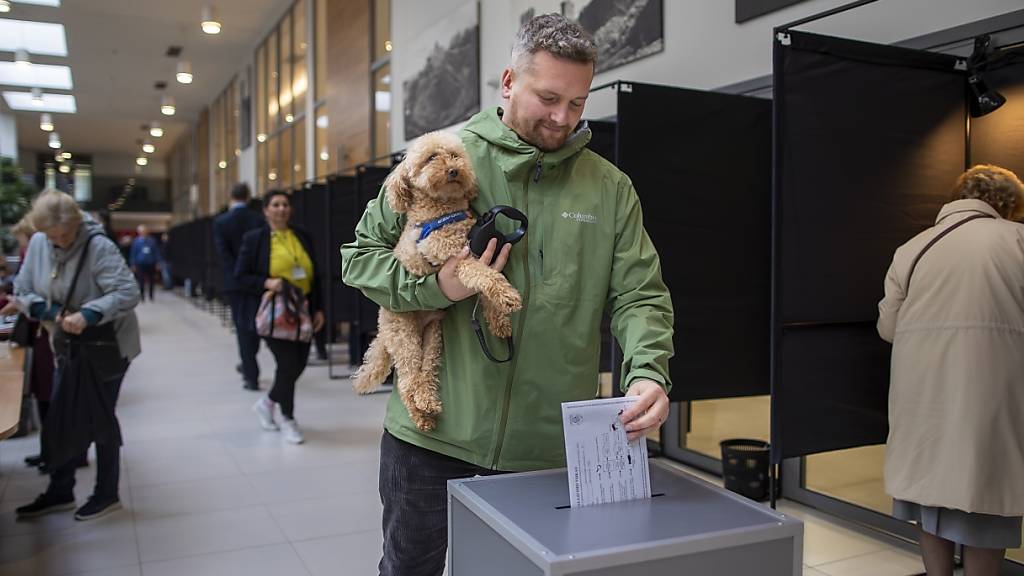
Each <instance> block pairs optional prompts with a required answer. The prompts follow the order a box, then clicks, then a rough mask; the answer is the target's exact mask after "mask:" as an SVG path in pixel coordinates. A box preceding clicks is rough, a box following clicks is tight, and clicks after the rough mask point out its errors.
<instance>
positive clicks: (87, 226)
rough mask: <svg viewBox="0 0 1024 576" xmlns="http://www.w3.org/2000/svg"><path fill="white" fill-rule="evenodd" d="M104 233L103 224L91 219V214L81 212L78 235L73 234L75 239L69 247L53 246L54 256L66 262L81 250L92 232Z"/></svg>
mask: <svg viewBox="0 0 1024 576" xmlns="http://www.w3.org/2000/svg"><path fill="white" fill-rule="evenodd" d="M97 233H98V234H106V232H105V231H104V230H103V225H102V224H100V223H99V222H97V221H96V220H95V219H93V217H92V216H90V215H89V214H87V213H85V212H83V213H82V223H81V224H79V225H78V235H77V236H75V241H74V242H73V243H72V244H71V248H68V249H67V250H64V249H63V248H58V247H57V246H54V245H53V244H51V246H52V247H53V253H54V255H55V256H56V259H57V261H58V262H67V261H68V260H70V259H71V258H74V257H75V256H77V255H78V253H79V252H81V251H82V247H83V246H85V242H86V240H88V239H89V237H90V236H92V235H93V234H97Z"/></svg>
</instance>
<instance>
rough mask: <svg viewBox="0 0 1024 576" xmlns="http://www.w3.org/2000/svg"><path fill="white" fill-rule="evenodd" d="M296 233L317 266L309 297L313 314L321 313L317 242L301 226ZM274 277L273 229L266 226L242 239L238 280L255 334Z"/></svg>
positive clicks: (243, 315) (244, 315)
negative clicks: (269, 281) (263, 298)
mask: <svg viewBox="0 0 1024 576" xmlns="http://www.w3.org/2000/svg"><path fill="white" fill-rule="evenodd" d="M290 228H291V229H292V232H294V233H295V236H296V237H297V238H298V239H299V242H301V243H302V248H303V249H304V250H305V251H306V254H307V255H308V256H309V259H310V261H311V262H312V263H313V278H312V280H313V282H312V284H311V285H312V291H311V292H310V293H309V313H310V314H311V315H312V314H315V313H316V312H317V310H320V270H319V269H318V268H317V265H316V262H317V260H316V252H315V251H314V250H313V239H312V237H310V235H309V233H308V232H306V231H305V230H303V229H302V228H299V227H297V226H291V227H290ZM269 277H270V226H266V225H264V226H262V227H260V228H257V229H256V230H250V231H249V232H246V234H245V236H243V237H242V248H241V251H240V252H239V254H238V263H237V265H236V266H235V280H236V281H237V283H238V289H239V290H241V291H242V292H243V293H244V295H245V297H244V298H242V299H241V300H242V304H241V315H240V316H239V317H240V318H244V319H245V321H246V322H248V323H249V326H250V328H251V329H252V330H256V310H258V309H259V307H260V296H262V294H263V292H265V291H266V288H265V287H264V286H263V284H264V283H265V282H266V281H267V278H269Z"/></svg>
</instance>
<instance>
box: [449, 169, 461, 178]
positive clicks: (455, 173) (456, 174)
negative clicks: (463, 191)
mask: <svg viewBox="0 0 1024 576" xmlns="http://www.w3.org/2000/svg"><path fill="white" fill-rule="evenodd" d="M458 177H459V171H458V170H456V169H455V168H449V169H448V179H449V180H455V179H456V178H458Z"/></svg>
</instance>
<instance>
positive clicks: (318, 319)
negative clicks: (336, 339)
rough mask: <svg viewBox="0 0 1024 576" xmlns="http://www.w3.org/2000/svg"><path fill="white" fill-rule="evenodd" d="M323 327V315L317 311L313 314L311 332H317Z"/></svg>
mask: <svg viewBox="0 0 1024 576" xmlns="http://www.w3.org/2000/svg"><path fill="white" fill-rule="evenodd" d="M323 327H324V313H323V312H321V311H319V310H317V311H316V314H313V332H319V331H320V329H321V328H323Z"/></svg>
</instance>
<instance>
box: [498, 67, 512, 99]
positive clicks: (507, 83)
mask: <svg viewBox="0 0 1024 576" xmlns="http://www.w3.org/2000/svg"><path fill="white" fill-rule="evenodd" d="M513 80H515V72H514V71H513V70H512V69H511V68H505V71H504V72H502V73H501V97H502V98H504V99H505V100H508V99H509V97H510V96H511V95H512V81H513Z"/></svg>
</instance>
